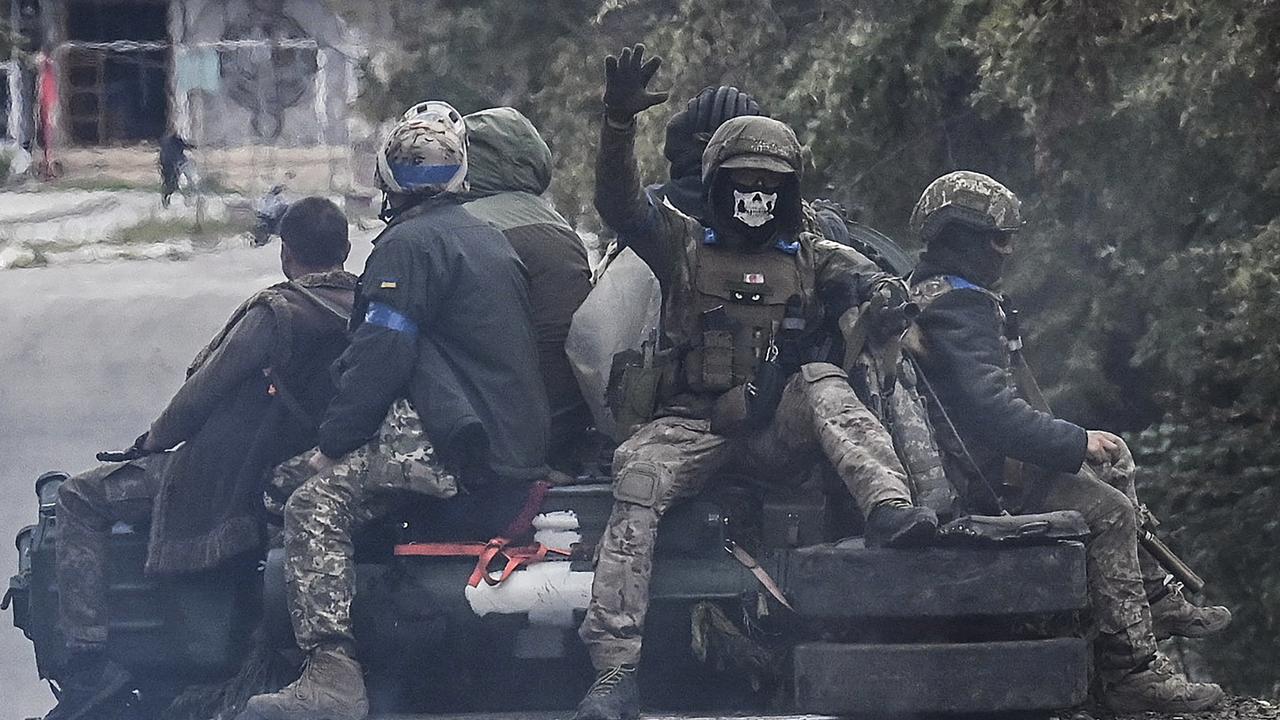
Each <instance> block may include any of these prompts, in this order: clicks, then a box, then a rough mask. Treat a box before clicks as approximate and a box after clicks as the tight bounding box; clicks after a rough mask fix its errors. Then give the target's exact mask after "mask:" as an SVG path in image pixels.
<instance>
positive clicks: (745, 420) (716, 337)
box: [576, 45, 936, 720]
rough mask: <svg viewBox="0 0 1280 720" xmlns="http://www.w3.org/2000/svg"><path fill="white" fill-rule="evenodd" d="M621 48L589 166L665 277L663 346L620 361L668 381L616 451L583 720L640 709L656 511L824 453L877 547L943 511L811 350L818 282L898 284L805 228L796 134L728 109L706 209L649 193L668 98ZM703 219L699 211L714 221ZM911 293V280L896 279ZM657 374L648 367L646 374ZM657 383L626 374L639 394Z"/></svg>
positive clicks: (587, 629) (654, 64)
mask: <svg viewBox="0 0 1280 720" xmlns="http://www.w3.org/2000/svg"><path fill="white" fill-rule="evenodd" d="M643 53H644V48H643V46H641V45H637V46H636V47H635V48H634V49H633V48H626V49H624V50H623V51H622V53H621V54H620V56H619V57H610V58H608V60H607V61H606V76H607V82H606V88H605V95H604V102H605V117H604V122H603V126H602V129H601V147H600V151H599V156H598V158H597V165H596V182H597V185H596V208H597V210H599V212H600V215H601V217H602V218H603V219H604V221H605V222H606V223H607V224H608V225H609V226H610V227H612V228H613V229H614V230H616V231H617V232H618V234H619V237H620V238H622V239H623V240H624V241H625V242H626V243H628V244H629V245H630V246H631V247H632V248H633V249H634V250H635V251H636V253H637V254H638V255H639V256H640V257H641V258H642V259H644V260H645V262H646V263H647V264H648V265H649V267H650V268H651V269H652V270H653V272H654V274H655V275H656V276H657V278H658V280H659V282H660V283H661V285H662V289H663V295H664V304H665V307H664V313H663V314H664V318H665V332H664V337H663V348H664V350H663V351H662V353H660V354H661V355H662V356H663V358H665V359H661V358H660V359H658V360H656V361H655V362H654V363H650V362H648V361H646V367H643V368H626V369H623V372H622V384H623V385H624V386H626V385H628V379H627V371H628V370H639V371H641V372H636V373H634V375H635V376H636V377H643V376H644V375H645V374H646V373H645V371H650V370H652V367H651V366H652V365H654V364H658V365H663V364H665V367H666V371H664V372H662V375H663V376H664V380H663V381H662V382H661V383H660V384H661V387H660V388H659V389H658V390H657V391H656V393H655V395H654V396H653V397H650V398H649V400H650V401H651V402H650V403H649V408H650V409H652V408H654V407H656V408H657V410H656V411H655V412H652V413H651V415H652V416H653V417H652V418H651V417H639V418H636V419H635V420H636V421H638V422H639V423H640V427H639V429H638V430H637V431H636V433H635V434H634V435H633V436H632V437H631V438H630V439H628V440H627V441H626V442H624V443H623V444H622V445H621V446H620V447H619V448H618V450H617V453H616V454H615V456H614V498H615V502H614V506H613V511H612V516H611V518H610V520H609V524H608V528H607V529H606V530H605V533H604V536H603V537H602V538H601V540H600V544H599V546H598V548H597V561H596V574H595V579H594V584H593V587H592V597H591V602H590V605H589V607H588V609H587V615H586V618H585V620H584V622H583V624H582V627H581V630H580V635H581V637H582V639H583V641H584V642H585V643H586V645H587V648H588V652H589V654H590V656H591V660H592V663H593V664H594V665H595V667H596V670H597V671H598V673H599V675H598V677H597V679H596V682H595V683H594V684H593V685H592V687H591V689H590V690H589V691H588V693H587V695H586V697H585V698H583V700H582V702H581V703H580V704H579V706H578V710H577V715H576V717H577V718H578V719H579V720H593V719H595V720H617V719H618V718H624V717H626V718H631V717H636V716H637V715H638V710H639V708H638V687H637V684H636V679H635V672H636V665H637V663H638V662H639V659H640V649H641V640H642V635H643V628H644V619H645V614H646V611H647V609H648V602H649V579H650V573H651V569H652V558H653V552H654V541H655V536H656V532H657V525H658V521H659V519H660V517H661V516H662V514H663V513H664V512H665V511H666V510H667V509H669V508H670V507H671V506H672V505H673V504H674V503H676V502H678V501H680V500H681V499H685V498H688V497H690V496H692V495H694V494H696V493H697V492H698V491H699V490H701V489H702V488H703V487H704V486H705V485H706V484H707V483H708V482H709V481H710V480H711V478H712V476H713V475H714V474H715V473H716V472H717V471H719V470H721V469H724V468H727V467H729V466H731V465H732V466H735V467H738V466H740V468H741V469H742V470H743V471H745V472H746V473H748V474H749V475H750V476H752V477H774V478H781V477H790V476H795V475H799V474H800V473H799V470H800V469H801V468H798V467H797V464H801V465H807V464H808V463H809V462H810V461H811V460H812V459H814V456H815V455H817V454H818V453H817V452H815V451H818V450H821V454H824V455H826V457H827V459H828V460H830V461H831V463H832V465H834V466H835V468H836V471H837V472H838V474H839V475H840V477H841V479H842V480H843V481H844V483H845V485H846V487H847V488H848V490H849V492H850V493H851V494H852V495H853V496H854V498H855V499H856V501H857V503H858V506H859V508H860V509H861V510H862V511H863V512H864V513H865V514H866V515H867V531H866V535H867V540H868V543H869V544H871V545H873V546H908V545H913V544H919V543H923V542H927V541H928V540H929V539H931V538H932V537H933V533H934V530H935V528H936V518H935V517H934V516H933V514H932V513H931V512H929V511H927V510H925V509H923V508H916V507H913V506H912V504H911V495H910V491H909V490H908V487H907V480H906V477H905V473H904V471H903V469H902V466H901V464H900V463H899V461H898V458H897V456H896V455H895V454H894V450H893V447H892V443H891V441H890V438H889V437H888V434H887V433H886V431H885V430H884V428H883V427H882V426H881V425H880V424H879V422H878V421H877V420H876V418H875V417H874V416H873V415H872V414H871V413H870V412H869V411H868V410H867V409H866V408H865V407H864V406H863V405H862V403H861V402H859V401H858V399H857V397H856V396H855V395H854V393H853V391H852V389H851V388H850V387H849V383H848V379H847V376H846V375H845V373H844V371H842V370H841V369H840V368H838V367H836V366H834V365H830V364H825V363H810V364H804V362H803V353H802V349H801V348H800V343H801V341H802V336H804V335H805V327H806V324H807V323H810V322H813V323H814V324H816V318H817V317H818V316H819V315H820V313H821V308H820V303H819V301H818V299H817V295H816V291H817V289H818V288H820V287H823V286H825V285H829V284H831V283H833V282H836V281H844V282H846V283H848V285H849V286H850V287H851V288H854V289H856V291H858V292H859V293H861V294H866V295H869V294H870V293H872V292H873V288H875V287H876V286H878V285H881V284H888V283H892V282H893V281H892V280H891V279H889V278H886V277H883V276H882V275H881V274H880V273H878V269H877V268H876V267H875V266H874V265H873V264H872V263H871V262H869V261H867V260H866V259H865V258H863V257H861V256H860V255H858V254H857V253H855V252H853V251H852V250H850V249H848V248H845V247H843V246H838V245H836V244H834V243H830V242H827V241H824V240H821V239H819V238H816V237H814V236H813V235H811V234H809V233H805V232H803V231H802V217H801V215H802V211H801V198H800V194H799V174H800V169H801V160H800V144H799V142H798V141H797V140H796V137H795V134H794V133H793V132H792V131H791V129H790V128H789V127H787V126H786V125H784V124H782V123H780V122H778V121H776V120H771V119H768V118H764V117H758V116H746V117H736V118H733V119H731V120H728V121H727V122H725V123H724V124H723V125H720V127H719V128H718V129H717V130H716V131H715V134H714V135H713V136H712V137H711V139H710V141H709V143H708V145H707V148H706V150H705V153H704V154H703V159H702V187H703V193H704V195H703V198H704V203H705V207H706V210H707V212H706V215H707V218H706V219H705V220H704V221H703V222H699V221H698V220H696V219H694V218H691V217H689V216H688V215H685V214H683V213H681V212H679V211H677V210H674V209H672V208H671V207H669V206H667V205H665V204H662V203H659V202H655V201H653V200H652V199H651V198H650V197H648V196H646V194H645V193H644V192H643V191H642V189H641V187H640V182H639V178H638V171H637V166H636V160H635V157H634V151H633V148H632V145H633V143H634V138H635V122H634V117H635V115H636V114H638V113H639V112H641V111H643V110H645V109H647V108H649V107H652V106H654V105H656V104H658V103H661V102H662V101H663V100H665V99H666V94H665V93H654V92H649V91H648V90H647V89H646V86H647V85H648V83H649V81H650V80H651V79H652V78H653V75H654V73H655V72H656V71H657V68H658V65H659V63H660V61H659V60H658V59H657V58H654V59H651V60H649V61H648V62H647V63H646V62H644V60H643ZM704 223H705V224H704ZM902 294H903V295H904V296H905V288H903V289H902ZM647 379H648V378H646V380H647ZM646 385H647V386H648V387H652V386H653V384H652V383H650V382H647V381H646V382H637V383H636V384H635V386H634V387H624V388H623V389H622V391H621V394H622V395H625V396H627V399H628V400H627V402H628V405H630V406H631V407H633V408H634V407H638V406H641V405H643V404H644V403H643V402H642V400H641V399H640V398H639V397H637V395H638V394H639V393H640V392H641V389H642V388H643V387H644V386H646Z"/></svg>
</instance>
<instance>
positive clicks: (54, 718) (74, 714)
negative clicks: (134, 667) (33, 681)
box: [45, 663, 133, 720]
mask: <svg viewBox="0 0 1280 720" xmlns="http://www.w3.org/2000/svg"><path fill="white" fill-rule="evenodd" d="M103 675H104V677H103V680H102V682H101V683H100V684H99V685H98V687H96V688H95V689H94V691H93V695H91V696H90V697H89V698H88V699H87V700H85V701H84V702H82V703H81V704H80V706H79V707H77V708H76V709H75V710H73V711H70V712H68V713H65V714H59V713H57V708H54V711H53V712H50V713H49V714H48V715H46V716H45V717H47V718H50V719H51V720H109V719H110V718H113V717H115V716H116V715H118V714H119V712H120V711H121V710H122V709H123V703H122V702H121V701H122V700H123V699H124V696H125V695H126V694H127V693H126V691H127V690H128V689H129V687H128V686H129V681H130V680H132V679H133V676H131V675H130V674H129V672H128V671H127V670H125V669H124V668H122V667H120V666H119V665H116V664H115V663H107V666H106V669H104V670H103ZM113 703H117V704H119V707H111V705H112V704H113Z"/></svg>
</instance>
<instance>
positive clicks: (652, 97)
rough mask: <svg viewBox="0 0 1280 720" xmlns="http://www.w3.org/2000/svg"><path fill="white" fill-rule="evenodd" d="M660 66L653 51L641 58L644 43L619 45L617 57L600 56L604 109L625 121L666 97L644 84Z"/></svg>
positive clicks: (611, 115) (664, 94)
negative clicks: (648, 88) (647, 57)
mask: <svg viewBox="0 0 1280 720" xmlns="http://www.w3.org/2000/svg"><path fill="white" fill-rule="evenodd" d="M661 66H662V58H660V57H658V56H657V55H655V56H653V57H651V58H649V60H648V61H645V59H644V45H643V44H640V43H638V44H636V46H635V47H633V48H623V49H622V52H620V53H618V56H617V57H614V56H613V55H610V56H609V57H607V58H605V59H604V78H605V82H604V112H605V115H607V116H608V117H609V119H610V120H612V121H614V122H616V123H629V122H631V118H633V117H635V116H636V114H637V113H640V112H643V111H645V110H648V109H649V108H651V107H653V106H654V105H660V104H662V103H664V102H666V101H667V93H665V92H649V91H648V90H647V89H646V88H647V87H648V85H649V81H650V80H652V79H653V76H654V73H656V72H658V68H659V67H661Z"/></svg>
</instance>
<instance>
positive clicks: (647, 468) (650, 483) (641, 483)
mask: <svg viewBox="0 0 1280 720" xmlns="http://www.w3.org/2000/svg"><path fill="white" fill-rule="evenodd" d="M663 475H664V469H663V468H662V467H661V466H659V465H658V464H657V463H651V462H643V461H640V462H632V463H628V464H627V465H625V466H624V467H622V468H621V470H620V471H619V473H618V476H617V477H616V478H615V479H614V481H613V498H614V499H615V500H618V501H619V502H625V503H631V504H632V505H639V506H640V507H644V508H656V507H657V506H658V500H659V499H660V497H661V495H662V488H663V485H664V484H666V483H664V482H663Z"/></svg>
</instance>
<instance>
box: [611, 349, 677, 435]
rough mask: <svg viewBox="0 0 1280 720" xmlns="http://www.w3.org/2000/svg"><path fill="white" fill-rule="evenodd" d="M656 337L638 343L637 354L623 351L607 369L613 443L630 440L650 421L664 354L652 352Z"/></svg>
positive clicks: (655, 407) (656, 396) (654, 408)
mask: <svg viewBox="0 0 1280 720" xmlns="http://www.w3.org/2000/svg"><path fill="white" fill-rule="evenodd" d="M656 346H657V333H653V334H651V335H650V337H649V339H648V340H645V341H644V342H643V343H641V346H640V349H639V350H623V351H622V352H620V353H618V354H616V355H614V356H613V366H612V367H611V368H610V369H609V389H608V403H609V410H610V411H611V412H612V413H613V419H614V438H613V439H614V440H616V441H617V442H622V441H623V440H626V439H627V438H628V437H631V435H632V433H634V432H635V431H636V430H637V429H638V428H639V427H640V426H641V425H644V424H645V423H647V422H649V421H650V420H652V419H653V414H654V411H655V410H656V409H657V405H658V390H659V388H660V387H661V386H662V385H663V382H662V374H663V372H664V370H665V369H666V365H667V363H666V358H667V355H666V353H659V352H657V351H656V350H655V348H656Z"/></svg>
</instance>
